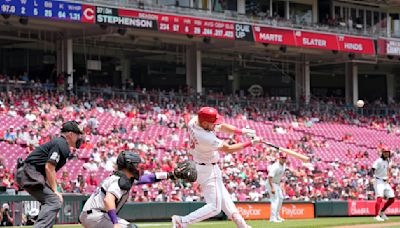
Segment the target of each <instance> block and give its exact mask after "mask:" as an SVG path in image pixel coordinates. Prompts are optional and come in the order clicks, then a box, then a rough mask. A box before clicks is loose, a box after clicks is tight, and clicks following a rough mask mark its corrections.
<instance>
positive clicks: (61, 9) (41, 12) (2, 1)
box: [0, 0, 82, 21]
mask: <svg viewBox="0 0 400 228" xmlns="http://www.w3.org/2000/svg"><path fill="white" fill-rule="evenodd" d="M0 14H12V15H18V16H27V17H45V18H53V19H58V20H69V21H81V18H82V5H81V4H76V3H69V2H62V1H45V0H0Z"/></svg>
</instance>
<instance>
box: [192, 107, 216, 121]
mask: <svg viewBox="0 0 400 228" xmlns="http://www.w3.org/2000/svg"><path fill="white" fill-rule="evenodd" d="M197 118H198V120H199V123H201V122H203V121H205V122H209V123H217V121H218V118H219V115H218V111H217V110H216V109H215V108H211V107H202V108H200V110H199V111H198V112H197Z"/></svg>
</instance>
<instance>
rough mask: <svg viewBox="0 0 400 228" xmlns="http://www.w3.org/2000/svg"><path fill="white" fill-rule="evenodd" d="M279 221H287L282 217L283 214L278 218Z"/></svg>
mask: <svg viewBox="0 0 400 228" xmlns="http://www.w3.org/2000/svg"><path fill="white" fill-rule="evenodd" d="M277 219H278V220H279V221H282V222H284V221H285V219H283V218H281V216H278V218H277Z"/></svg>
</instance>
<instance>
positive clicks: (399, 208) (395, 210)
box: [348, 201, 400, 216]
mask: <svg viewBox="0 0 400 228" xmlns="http://www.w3.org/2000/svg"><path fill="white" fill-rule="evenodd" d="M348 204H349V207H348V208H349V209H348V210H349V211H348V214H349V216H360V215H368V216H372V215H374V214H375V201H348ZM385 213H386V214H387V215H400V202H399V201H395V202H394V203H393V204H392V205H390V207H389V208H388V209H386V211H385Z"/></svg>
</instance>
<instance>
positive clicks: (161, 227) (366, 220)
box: [55, 217, 400, 228]
mask: <svg viewBox="0 0 400 228" xmlns="http://www.w3.org/2000/svg"><path fill="white" fill-rule="evenodd" d="M394 222H400V217H390V220H389V221H387V222H384V223H378V222H374V220H373V219H372V217H353V218H318V219H304V220H286V221H285V222H284V223H279V224H271V223H269V222H268V221H266V220H257V221H248V223H249V225H251V226H252V227H253V228H264V227H268V228H269V227H279V228H289V227H290V228H317V227H334V226H344V225H355V224H385V223H389V224H390V223H394ZM137 224H138V225H139V227H157V228H167V227H168V228H171V226H172V225H171V223H168V222H147V223H137ZM389 224H387V225H389ZM78 227H81V226H79V225H62V226H55V228H78ZM190 227H204V228H232V227H235V226H234V223H233V222H231V221H222V222H221V221H210V222H201V223H198V224H195V225H192V226H190ZM386 227H393V228H394V227H400V226H399V224H397V225H394V224H393V226H391V225H389V226H385V228H386Z"/></svg>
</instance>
